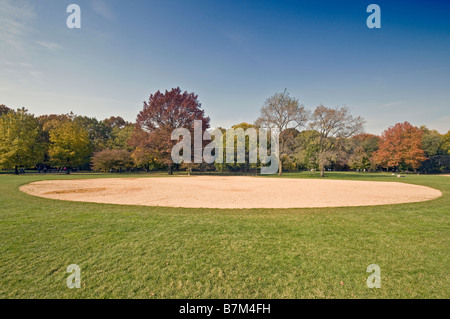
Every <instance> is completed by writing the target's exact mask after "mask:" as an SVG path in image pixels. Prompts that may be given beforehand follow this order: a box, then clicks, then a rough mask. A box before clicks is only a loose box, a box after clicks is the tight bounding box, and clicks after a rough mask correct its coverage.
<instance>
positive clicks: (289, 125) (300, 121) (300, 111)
mask: <svg viewBox="0 0 450 319" xmlns="http://www.w3.org/2000/svg"><path fill="white" fill-rule="evenodd" d="M308 118H309V112H308V111H307V110H306V109H305V107H304V106H303V105H301V104H300V103H299V101H298V99H296V98H294V97H291V96H290V95H289V93H288V92H287V91H286V90H285V91H284V92H283V93H276V94H274V95H273V96H271V97H269V98H268V99H267V100H266V102H265V103H264V105H263V107H262V108H261V111H260V116H259V118H258V119H257V120H256V122H255V125H256V126H258V127H261V128H264V129H274V130H276V131H277V132H278V133H279V134H280V139H279V141H280V145H279V154H277V157H278V165H279V172H278V174H279V176H281V175H282V174H283V162H282V158H283V156H285V155H287V153H288V149H287V148H286V145H287V144H288V143H289V139H293V137H292V135H291V134H287V133H283V132H284V131H286V130H287V129H298V128H300V127H302V126H304V125H305V124H306V122H307V121H308Z"/></svg>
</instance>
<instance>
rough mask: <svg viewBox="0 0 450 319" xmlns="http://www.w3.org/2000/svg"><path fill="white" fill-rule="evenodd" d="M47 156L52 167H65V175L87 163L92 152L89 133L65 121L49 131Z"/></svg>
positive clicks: (77, 125) (71, 122)
mask: <svg viewBox="0 0 450 319" xmlns="http://www.w3.org/2000/svg"><path fill="white" fill-rule="evenodd" d="M49 136H50V146H49V155H50V159H51V162H52V163H53V165H56V166H59V167H66V168H67V173H69V172H70V169H71V168H73V167H78V166H81V165H83V164H85V163H86V162H88V161H89V157H90V155H91V152H92V148H91V141H90V139H89V132H88V131H87V130H86V129H85V128H83V127H82V126H81V125H79V124H77V123H75V122H74V121H70V120H69V121H65V122H63V123H60V125H57V126H54V127H52V128H51V129H50V131H49Z"/></svg>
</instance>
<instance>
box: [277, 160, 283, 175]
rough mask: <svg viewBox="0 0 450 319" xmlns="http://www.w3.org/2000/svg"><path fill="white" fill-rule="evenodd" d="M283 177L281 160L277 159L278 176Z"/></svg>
mask: <svg viewBox="0 0 450 319" xmlns="http://www.w3.org/2000/svg"><path fill="white" fill-rule="evenodd" d="M281 175H283V162H282V161H281V158H279V159H278V176H281Z"/></svg>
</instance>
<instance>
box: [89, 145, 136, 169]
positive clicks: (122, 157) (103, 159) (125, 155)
mask: <svg viewBox="0 0 450 319" xmlns="http://www.w3.org/2000/svg"><path fill="white" fill-rule="evenodd" d="M92 166H93V168H94V169H95V170H97V171H104V172H105V173H106V172H109V171H110V170H112V169H115V170H119V171H121V170H123V169H128V168H130V167H132V166H133V159H132V158H131V154H130V152H128V151H126V150H118V149H115V150H109V149H106V150H103V151H100V152H97V153H95V154H94V156H93V158H92Z"/></svg>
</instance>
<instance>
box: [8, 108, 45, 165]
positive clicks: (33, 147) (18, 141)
mask: <svg viewBox="0 0 450 319" xmlns="http://www.w3.org/2000/svg"><path fill="white" fill-rule="evenodd" d="M40 136H41V130H40V127H39V124H38V121H37V119H36V118H35V117H34V116H33V115H31V114H29V113H28V112H27V110H25V109H20V110H17V111H16V112H14V111H8V112H7V113H4V114H3V115H2V116H0V166H1V167H3V168H14V171H15V173H16V174H18V167H20V166H24V167H34V166H35V165H36V164H37V163H39V162H40V161H41V160H42V157H43V154H44V151H43V148H42V145H41V143H39V141H40Z"/></svg>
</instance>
